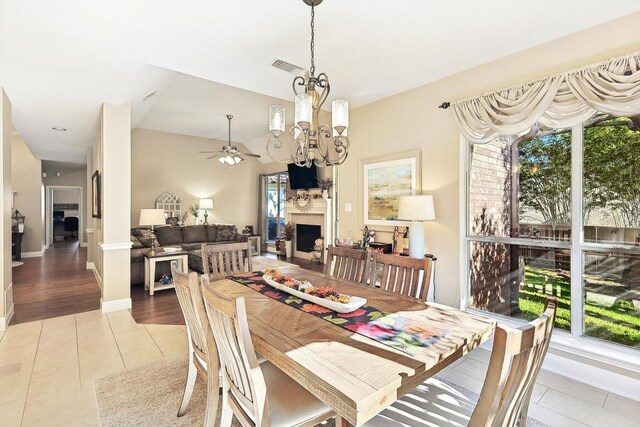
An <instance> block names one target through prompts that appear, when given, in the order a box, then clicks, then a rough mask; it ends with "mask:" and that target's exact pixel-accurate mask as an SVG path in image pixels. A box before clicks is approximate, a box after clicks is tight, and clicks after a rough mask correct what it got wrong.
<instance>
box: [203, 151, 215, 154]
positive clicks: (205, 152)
mask: <svg viewBox="0 0 640 427" xmlns="http://www.w3.org/2000/svg"><path fill="white" fill-rule="evenodd" d="M217 152H218V151H198V153H201V154H207V153H217Z"/></svg>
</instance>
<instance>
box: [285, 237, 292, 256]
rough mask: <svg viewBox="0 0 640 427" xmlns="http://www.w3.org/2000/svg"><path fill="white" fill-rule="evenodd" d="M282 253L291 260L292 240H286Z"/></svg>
mask: <svg viewBox="0 0 640 427" xmlns="http://www.w3.org/2000/svg"><path fill="white" fill-rule="evenodd" d="M284 251H285V254H286V255H287V258H291V256H292V255H293V240H287V241H286V242H285V243H284Z"/></svg>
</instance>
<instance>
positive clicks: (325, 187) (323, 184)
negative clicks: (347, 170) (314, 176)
mask: <svg viewBox="0 0 640 427" xmlns="http://www.w3.org/2000/svg"><path fill="white" fill-rule="evenodd" d="M317 181H318V187H320V189H321V190H322V197H323V198H324V199H328V198H329V191H331V188H332V187H333V179H331V178H318V180H317Z"/></svg>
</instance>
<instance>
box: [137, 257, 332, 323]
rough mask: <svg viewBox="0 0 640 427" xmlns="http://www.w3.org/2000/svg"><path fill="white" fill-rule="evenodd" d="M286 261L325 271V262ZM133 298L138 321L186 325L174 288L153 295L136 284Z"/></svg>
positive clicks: (299, 259) (301, 259)
mask: <svg viewBox="0 0 640 427" xmlns="http://www.w3.org/2000/svg"><path fill="white" fill-rule="evenodd" d="M262 256H265V257H269V258H273V259H276V255H275V254H271V253H262ZM284 260H285V259H283V261H284ZM286 261H287V262H290V263H293V264H297V265H299V266H301V267H304V268H306V269H309V270H313V271H324V265H323V264H318V263H317V262H313V263H310V262H309V260H307V259H303V258H292V259H287V260H286ZM131 299H132V309H131V315H132V316H133V318H134V319H135V320H136V322H138V323H156V324H162V325H184V317H182V311H181V310H180V305H179V303H178V297H176V292H175V291H174V290H173V289H167V290H164V291H159V292H155V293H154V295H153V296H150V295H149V293H148V292H146V291H145V290H144V285H136V286H134V287H132V288H131Z"/></svg>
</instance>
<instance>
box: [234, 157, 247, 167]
mask: <svg viewBox="0 0 640 427" xmlns="http://www.w3.org/2000/svg"><path fill="white" fill-rule="evenodd" d="M243 160H244V159H243V158H242V157H240V156H235V157H234V158H233V161H234V162H235V164H236V165H237V164H238V163H240V162H241V161H243Z"/></svg>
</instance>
